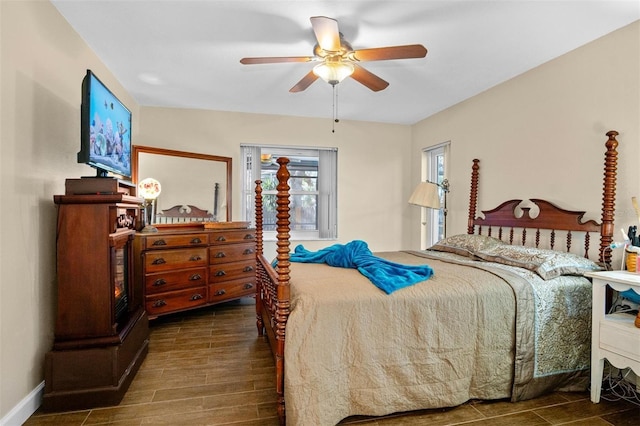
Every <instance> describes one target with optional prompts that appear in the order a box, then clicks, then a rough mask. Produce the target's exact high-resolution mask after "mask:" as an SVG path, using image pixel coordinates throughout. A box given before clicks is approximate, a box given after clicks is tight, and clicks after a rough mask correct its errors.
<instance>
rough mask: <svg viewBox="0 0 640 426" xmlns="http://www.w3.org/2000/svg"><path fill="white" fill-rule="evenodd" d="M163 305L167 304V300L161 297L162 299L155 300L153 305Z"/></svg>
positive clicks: (155, 306) (158, 306) (159, 306)
mask: <svg viewBox="0 0 640 426" xmlns="http://www.w3.org/2000/svg"><path fill="white" fill-rule="evenodd" d="M163 306H167V302H165V301H164V300H162V299H160V300H156V301H155V302H153V307H154V308H161V307H163Z"/></svg>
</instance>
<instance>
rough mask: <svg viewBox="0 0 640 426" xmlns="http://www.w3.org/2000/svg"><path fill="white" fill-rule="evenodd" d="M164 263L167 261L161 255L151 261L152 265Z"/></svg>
mask: <svg viewBox="0 0 640 426" xmlns="http://www.w3.org/2000/svg"><path fill="white" fill-rule="evenodd" d="M164 263H167V261H166V260H164V259H163V258H162V257H159V258H157V259H154V260H153V262H151V264H152V265H162V264H164Z"/></svg>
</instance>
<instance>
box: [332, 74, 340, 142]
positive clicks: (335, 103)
mask: <svg viewBox="0 0 640 426" xmlns="http://www.w3.org/2000/svg"><path fill="white" fill-rule="evenodd" d="M331 87H332V88H333V123H331V133H335V132H336V123H339V122H340V120H338V89H336V85H335V84H333V85H331Z"/></svg>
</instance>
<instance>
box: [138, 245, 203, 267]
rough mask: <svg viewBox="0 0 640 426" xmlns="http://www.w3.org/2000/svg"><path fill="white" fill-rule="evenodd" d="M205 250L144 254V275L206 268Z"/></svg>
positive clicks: (153, 251) (158, 251)
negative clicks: (199, 267)
mask: <svg viewBox="0 0 640 426" xmlns="http://www.w3.org/2000/svg"><path fill="white" fill-rule="evenodd" d="M207 264H208V259H207V248H206V247H202V248H192V249H181V250H152V251H148V252H146V253H145V254H144V267H145V272H146V273H152V272H160V271H167V270H170V269H184V268H193V267H198V266H207Z"/></svg>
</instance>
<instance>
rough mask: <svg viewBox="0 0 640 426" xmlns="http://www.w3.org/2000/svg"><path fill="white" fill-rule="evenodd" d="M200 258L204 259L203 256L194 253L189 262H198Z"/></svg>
mask: <svg viewBox="0 0 640 426" xmlns="http://www.w3.org/2000/svg"><path fill="white" fill-rule="evenodd" d="M198 260H202V258H201V257H200V256H199V255H197V254H194V255H193V256H191V257H190V258H189V262H197V261H198Z"/></svg>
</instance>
